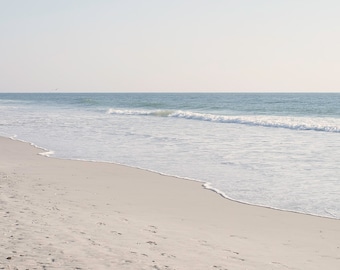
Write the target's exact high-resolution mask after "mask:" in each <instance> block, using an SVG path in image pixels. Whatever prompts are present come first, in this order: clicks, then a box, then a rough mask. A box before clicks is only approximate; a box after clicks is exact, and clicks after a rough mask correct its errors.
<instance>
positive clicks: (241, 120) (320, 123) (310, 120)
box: [107, 109, 340, 133]
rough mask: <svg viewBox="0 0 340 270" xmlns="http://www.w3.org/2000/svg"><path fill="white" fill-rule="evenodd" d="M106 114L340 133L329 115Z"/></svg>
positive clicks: (121, 111) (120, 111)
mask: <svg viewBox="0 0 340 270" xmlns="http://www.w3.org/2000/svg"><path fill="white" fill-rule="evenodd" d="M107 113H108V114H115V115H135V116H156V117H172V118H181V119H190V120H198V121H208V122H215V123H229V124H242V125H249V126H262V127H271V128H286V129H293V130H314V131H323V132H333V133H340V119H338V118H330V117H292V116H269V115H240V116H235V115H219V114H209V113H199V112H191V111H181V110H178V111H174V110H150V111H148V110H126V109H109V110H108V111H107Z"/></svg>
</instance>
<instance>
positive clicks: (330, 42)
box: [0, 0, 340, 92]
mask: <svg viewBox="0 0 340 270" xmlns="http://www.w3.org/2000/svg"><path fill="white" fill-rule="evenodd" d="M339 14H340V1H338V0H334V1H330V0H319V1H317V0H309V1H308V0H271V1H270V0H224V1H222V0H220V1H217V0H210V1H200V0H195V1H194V0H191V1H189V0H187V1H186V0H181V1H178V0H171V1H162V0H158V1H157V0H145V1H143V0H139V1H137V0H124V1H114V0H111V1H109V0H93V1H87V0H53V1H52V0H30V1H28V0H21V1H19V0H0V74H1V75H0V76H1V78H0V92H14V91H16V92H18V91H19V92H37V91H38V92H46V91H47V92H49V91H52V90H53V89H56V88H58V91H60V92H69V91H70V92H89V91H91V92H127V91H133V92H139V91H143V92H171V91H176V92H179V91H185V92H188V91H195V92H202V91H204V92H222V91H223V92H241V91H245V92H255V91H256V92H277V91H280V92H296V91H299V92H301V91H308V92H315V91H318V92H340V15H339Z"/></svg>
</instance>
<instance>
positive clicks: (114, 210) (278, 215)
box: [0, 138, 340, 270]
mask: <svg viewBox="0 0 340 270" xmlns="http://www.w3.org/2000/svg"><path fill="white" fill-rule="evenodd" d="M41 151H42V150H40V149H37V148H35V147H33V146H31V145H29V144H27V143H23V142H19V141H13V140H10V139H6V138H0V215H1V223H0V226H1V228H0V234H1V236H0V269H214V270H217V269H229V270H231V269H236V270H237V269H261V270H265V269H303V270H306V269H309V270H310V269H317V270H320V269H327V270H332V269H334V270H338V269H340V220H333V219H327V218H320V217H313V216H308V215H302V214H296V213H289V212H284V211H277V210H272V209H267V208H263V207H256V206H250V205H245V204H241V203H237V202H233V201H230V200H227V199H225V198H222V197H221V196H219V195H218V194H216V193H214V192H212V191H209V190H206V189H204V188H203V187H202V186H201V184H200V183H198V182H193V181H187V180H182V179H177V178H174V177H167V176H162V175H159V174H156V173H151V172H147V171H143V170H139V169H134V168H129V167H125V166H120V165H115V164H106V163H95V162H82V161H70V160H59V159H54V158H47V157H44V156H41V155H38V153H39V152H41ZM226 177H227V176H226Z"/></svg>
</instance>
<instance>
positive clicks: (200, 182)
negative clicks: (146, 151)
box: [0, 136, 340, 220]
mask: <svg viewBox="0 0 340 270" xmlns="http://www.w3.org/2000/svg"><path fill="white" fill-rule="evenodd" d="M0 138H4V139H10V140H13V141H18V142H22V143H27V144H29V145H31V146H32V147H34V148H36V149H38V150H43V151H45V152H39V153H38V155H41V156H44V157H47V158H52V159H59V160H66V161H67V160H69V161H81V162H94V163H105V164H112V165H118V166H124V167H127V168H131V169H137V170H142V171H147V172H150V173H155V174H158V175H160V176H165V177H173V178H177V179H179V180H184V181H192V182H196V183H199V184H201V186H202V188H204V189H206V190H208V191H212V192H214V193H216V194H217V195H219V196H221V197H222V198H224V199H226V200H230V201H232V202H236V203H240V204H245V205H249V206H255V207H262V208H267V209H272V210H276V211H283V212H289V213H294V214H300V215H307V216H313V217H320V218H328V219H335V220H340V218H337V217H336V216H334V215H333V214H332V213H330V212H327V211H326V212H327V213H328V214H329V215H330V216H322V215H317V214H312V213H304V212H299V211H294V210H289V209H281V208H275V207H272V206H267V205H260V204H253V203H250V202H246V201H240V200H236V199H233V198H230V197H229V196H227V195H226V194H225V193H224V192H223V191H220V190H219V189H217V188H214V187H209V185H211V183H209V182H205V181H203V180H198V179H192V178H188V177H180V176H177V175H171V174H166V173H162V172H159V171H154V170H150V169H145V168H140V167H133V166H129V165H126V164H122V163H116V162H109V161H98V160H86V159H67V158H59V157H56V156H50V155H51V154H54V151H52V150H49V149H46V148H43V147H40V146H38V145H36V144H34V143H31V142H28V141H25V140H20V139H16V138H15V137H5V136H0ZM331 216H332V217H331Z"/></svg>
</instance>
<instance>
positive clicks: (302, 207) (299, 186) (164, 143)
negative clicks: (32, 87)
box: [0, 93, 340, 219]
mask: <svg viewBox="0 0 340 270" xmlns="http://www.w3.org/2000/svg"><path fill="white" fill-rule="evenodd" d="M0 135H1V136H6V137H11V138H16V139H19V140H23V141H27V142H30V143H33V144H35V145H37V146H39V147H43V148H45V149H47V150H48V151H49V155H50V156H55V157H58V158H65V159H81V160H91V161H104V162H114V163H120V164H125V165H129V166H133V167H138V168H143V169H147V170H151V171H156V172H159V173H163V174H168V175H173V176H179V177H183V178H189V179H193V180H198V181H202V182H204V183H205V186H206V187H207V188H211V189H213V190H215V191H217V192H219V193H221V194H222V195H224V196H225V197H227V198H231V199H233V200H237V201H241V202H246V203H249V204H256V205H262V206H267V207H272V208H278V209H283V210H289V211H295V212H301V213H308V214H313V215H319V216H325V217H330V218H337V219H340V94H250V93H244V94H243V93H242V94H241V93H239V94H236V93H234V94H233V93H223V94H218V93H200V94H198V93H192V94H191V93H190V94H189V93H181V94H177V93H172V94H166V93H163V94H156V93H148V94H147V93H138V94H137V93H124V94H123V93H106V94H104V93H103V94H100V93H86V94H79V93H72V94H71V93H69V94H62V93H53V94H52V93H51V94H47V93H46V94H38V93H34V94H33V93H31V94H19V93H16V94H6V93H0ZM0 154H1V153H0ZM131 188H132V189H133V187H131ZM175 199H176V198H174V200H175Z"/></svg>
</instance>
